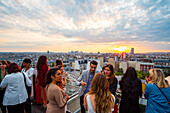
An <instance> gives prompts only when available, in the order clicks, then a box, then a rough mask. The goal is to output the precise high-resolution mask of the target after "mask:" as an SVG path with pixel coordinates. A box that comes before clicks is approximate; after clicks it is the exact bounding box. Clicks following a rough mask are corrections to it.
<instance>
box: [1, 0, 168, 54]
mask: <svg viewBox="0 0 170 113" xmlns="http://www.w3.org/2000/svg"><path fill="white" fill-rule="evenodd" d="M169 6H170V1H168V0H158V1H152V0H144V1H140V0H130V1H127V0H119V1H115V0H91V1H90V0H56V1H54V0H44V1H40V0H36V1H34V0H29V1H24V0H14V1H12V0H1V1H0V17H1V18H0V40H1V42H0V52H46V51H47V50H49V51H52V52H69V51H71V50H73V51H77V50H78V51H83V52H94V53H95V52H98V51H99V52H101V53H121V52H126V53H130V50H131V48H134V53H148V52H170V32H169V31H170V21H169V20H170V7H169Z"/></svg>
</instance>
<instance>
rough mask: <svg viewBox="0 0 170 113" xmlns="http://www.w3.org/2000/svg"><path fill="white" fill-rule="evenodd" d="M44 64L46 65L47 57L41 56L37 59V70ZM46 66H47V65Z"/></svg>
mask: <svg viewBox="0 0 170 113" xmlns="http://www.w3.org/2000/svg"><path fill="white" fill-rule="evenodd" d="M44 64H46V65H47V57H46V56H44V55H42V56H40V57H39V58H38V62H37V66H36V67H37V70H40V69H41V66H42V65H44ZM47 66H48V65H47Z"/></svg>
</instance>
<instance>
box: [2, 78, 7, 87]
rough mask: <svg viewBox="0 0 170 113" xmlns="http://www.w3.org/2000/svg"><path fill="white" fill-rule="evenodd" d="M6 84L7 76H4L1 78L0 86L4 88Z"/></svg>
mask: <svg viewBox="0 0 170 113" xmlns="http://www.w3.org/2000/svg"><path fill="white" fill-rule="evenodd" d="M7 84H8V80H7V78H6V77H5V78H4V79H3V80H2V82H1V84H0V88H6V87H7Z"/></svg>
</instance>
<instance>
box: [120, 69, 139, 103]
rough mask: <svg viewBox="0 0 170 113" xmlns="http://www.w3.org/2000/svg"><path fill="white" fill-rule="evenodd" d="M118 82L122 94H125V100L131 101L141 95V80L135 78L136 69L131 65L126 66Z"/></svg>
mask: <svg viewBox="0 0 170 113" xmlns="http://www.w3.org/2000/svg"><path fill="white" fill-rule="evenodd" d="M119 84H120V89H121V90H122V93H123V95H125V96H126V97H125V98H126V100H129V101H133V100H136V99H137V98H139V96H141V95H140V86H141V81H140V79H138V78H137V73H136V70H135V69H134V68H133V67H128V69H127V70H126V73H125V74H124V76H123V77H122V79H121V81H120V82H119Z"/></svg>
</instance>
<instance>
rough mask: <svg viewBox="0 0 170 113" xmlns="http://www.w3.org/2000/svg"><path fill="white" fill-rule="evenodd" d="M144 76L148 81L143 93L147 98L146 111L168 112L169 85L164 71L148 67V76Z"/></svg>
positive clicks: (149, 112)
mask: <svg viewBox="0 0 170 113" xmlns="http://www.w3.org/2000/svg"><path fill="white" fill-rule="evenodd" d="M145 78H146V81H147V82H148V84H147V85H146V88H145V94H144V95H145V97H146V98H148V101H147V106H146V113H158V112H159V113H170V105H169V104H168V101H169V102H170V85H169V83H168V82H167V81H166V80H165V75H164V73H163V72H162V71H161V70H160V69H156V68H155V69H150V70H149V78H147V77H145ZM161 91H162V92H161ZM166 98H167V99H166Z"/></svg>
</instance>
